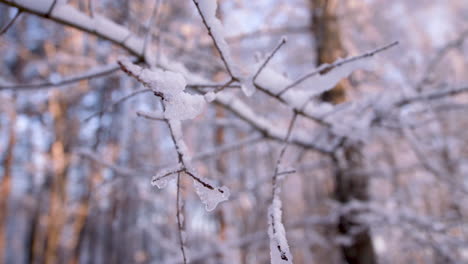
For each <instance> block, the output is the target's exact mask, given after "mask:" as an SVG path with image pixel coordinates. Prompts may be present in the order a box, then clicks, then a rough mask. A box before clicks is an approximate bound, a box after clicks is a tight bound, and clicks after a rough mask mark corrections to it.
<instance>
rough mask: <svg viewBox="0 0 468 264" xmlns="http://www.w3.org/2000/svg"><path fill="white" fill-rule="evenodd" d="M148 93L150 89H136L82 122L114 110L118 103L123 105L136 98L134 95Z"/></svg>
mask: <svg viewBox="0 0 468 264" xmlns="http://www.w3.org/2000/svg"><path fill="white" fill-rule="evenodd" d="M148 92H151V90H150V89H148V88H142V89H138V90H136V91H133V92H131V93H129V94H127V95H125V96H123V97H122V98H120V99H118V100H117V101H115V102H112V103H111V104H110V105H108V106H107V107H106V108H105V109H104V110H102V111H98V112H95V113H93V114H92V115H90V116H88V117H87V118H85V119H84V120H83V122H85V123H86V122H88V121H89V120H91V119H92V118H93V117H96V116H98V115H101V114H104V113H105V112H108V111H110V110H111V109H112V108H114V107H115V106H116V105H118V104H120V103H123V102H125V101H126V100H128V99H130V98H132V97H134V96H136V95H139V94H142V93H148Z"/></svg>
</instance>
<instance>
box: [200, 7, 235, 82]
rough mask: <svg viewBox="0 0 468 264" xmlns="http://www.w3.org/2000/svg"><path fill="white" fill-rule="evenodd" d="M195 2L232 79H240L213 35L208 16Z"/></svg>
mask: <svg viewBox="0 0 468 264" xmlns="http://www.w3.org/2000/svg"><path fill="white" fill-rule="evenodd" d="M192 1H193V3H194V4H195V6H196V8H197V11H198V13H199V14H200V17H201V19H202V21H203V24H204V25H205V27H206V29H207V30H208V34H209V35H210V37H211V39H212V40H213V44H214V46H215V48H216V50H217V51H218V52H219V55H220V57H221V60H222V61H223V63H224V66H225V67H226V71H227V72H228V74H229V75H230V76H231V78H232V79H234V80H235V81H238V80H239V78H238V77H237V76H234V74H233V72H232V69H231V67H230V66H229V63H228V62H227V59H226V54H224V53H223V52H222V50H221V48H220V43H218V41H217V40H216V38H215V37H214V35H213V32H212V29H211V27H210V25H208V22H207V21H206V18H205V15H204V14H203V12H202V11H201V9H200V6H199V3H198V0H192Z"/></svg>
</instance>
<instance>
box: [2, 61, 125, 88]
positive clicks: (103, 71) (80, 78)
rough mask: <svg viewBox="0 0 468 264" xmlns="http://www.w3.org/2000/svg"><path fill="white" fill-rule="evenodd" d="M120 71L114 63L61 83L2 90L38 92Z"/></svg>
mask: <svg viewBox="0 0 468 264" xmlns="http://www.w3.org/2000/svg"><path fill="white" fill-rule="evenodd" d="M118 69H119V65H117V64H116V63H112V64H109V65H106V66H103V67H99V68H94V69H91V70H89V71H87V72H85V73H82V74H79V75H76V76H71V77H68V78H65V79H63V80H61V81H59V82H51V81H48V82H43V83H31V84H0V90H36V89H49V88H53V87H59V86H64V85H67V84H72V83H76V82H80V81H83V80H89V79H94V78H99V77H104V76H106V75H109V74H111V73H113V72H116V71H117V70H118Z"/></svg>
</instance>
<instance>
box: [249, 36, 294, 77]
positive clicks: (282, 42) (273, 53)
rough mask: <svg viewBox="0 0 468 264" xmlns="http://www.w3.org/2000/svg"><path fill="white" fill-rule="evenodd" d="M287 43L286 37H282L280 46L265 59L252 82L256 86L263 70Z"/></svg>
mask: <svg viewBox="0 0 468 264" xmlns="http://www.w3.org/2000/svg"><path fill="white" fill-rule="evenodd" d="M285 43H286V38H285V37H282V38H281V41H280V42H279V43H278V45H276V47H275V48H274V49H273V51H272V52H271V53H270V55H268V56H267V58H266V59H265V61H264V62H263V63H262V65H261V66H260V67H259V68H258V70H257V72H256V73H255V74H254V76H253V78H252V80H253V82H254V84H255V80H257V77H258V75H259V74H260V73H261V72H262V71H263V69H264V68H265V67H266V65H267V64H268V62H270V60H271V58H273V56H275V54H276V52H278V50H279V49H280V48H281V47H282V46H283V45H284V44H285Z"/></svg>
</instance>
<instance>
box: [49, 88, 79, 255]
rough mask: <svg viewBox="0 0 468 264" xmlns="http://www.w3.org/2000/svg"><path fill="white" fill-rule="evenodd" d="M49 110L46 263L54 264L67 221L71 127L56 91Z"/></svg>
mask: <svg viewBox="0 0 468 264" xmlns="http://www.w3.org/2000/svg"><path fill="white" fill-rule="evenodd" d="M49 109H50V112H51V114H52V117H53V120H54V134H55V141H54V142H53V143H52V148H51V158H52V164H53V170H54V176H53V178H52V183H51V184H52V185H51V191H50V198H49V206H50V207H49V212H48V221H47V246H46V256H45V257H46V258H45V260H46V261H45V262H46V263H56V262H57V257H58V254H59V247H60V235H61V233H62V227H63V224H64V222H65V219H66V210H65V208H66V200H67V191H66V186H67V172H68V168H69V165H70V152H69V151H70V141H71V138H70V136H71V134H73V132H72V131H71V130H73V129H72V126H70V125H69V122H68V121H69V120H68V119H67V112H68V103H67V101H66V99H65V98H62V96H61V93H60V92H57V94H56V95H55V98H54V99H53V100H51V102H50V104H49Z"/></svg>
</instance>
